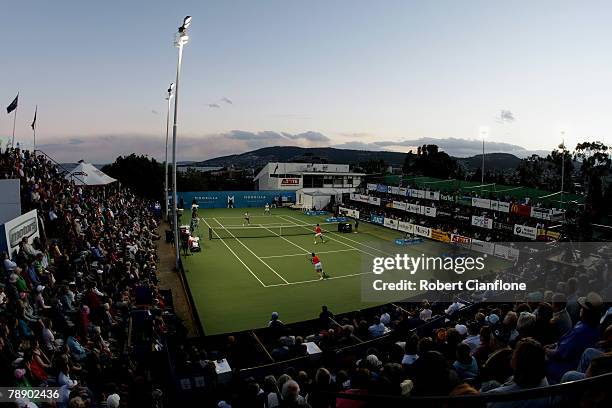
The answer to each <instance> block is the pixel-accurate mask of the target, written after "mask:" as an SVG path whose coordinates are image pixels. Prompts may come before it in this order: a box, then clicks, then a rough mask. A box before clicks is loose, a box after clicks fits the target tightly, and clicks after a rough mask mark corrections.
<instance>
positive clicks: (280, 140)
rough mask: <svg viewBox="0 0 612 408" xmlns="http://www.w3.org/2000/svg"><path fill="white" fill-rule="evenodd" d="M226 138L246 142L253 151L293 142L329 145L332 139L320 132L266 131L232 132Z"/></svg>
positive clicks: (226, 134)
mask: <svg viewBox="0 0 612 408" xmlns="http://www.w3.org/2000/svg"><path fill="white" fill-rule="evenodd" d="M224 136H225V137H226V138H228V139H233V140H241V141H244V142H246V144H247V146H248V147H250V148H253V149H256V148H260V147H267V146H270V145H275V144H276V145H278V144H281V145H287V144H295V143H292V142H306V143H309V144H321V143H328V142H330V141H331V139H330V138H329V137H327V136H325V135H324V134H322V133H319V132H312V131H308V132H304V133H296V134H292V133H287V132H274V131H272V130H265V131H261V132H248V131H244V130H232V131H231V132H228V133H225V134H224Z"/></svg>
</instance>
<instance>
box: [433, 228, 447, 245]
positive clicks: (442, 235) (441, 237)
mask: <svg viewBox="0 0 612 408" xmlns="http://www.w3.org/2000/svg"><path fill="white" fill-rule="evenodd" d="M431 239H435V240H436V241H440V242H450V233H448V232H445V231H442V230H438V229H432V230H431Z"/></svg>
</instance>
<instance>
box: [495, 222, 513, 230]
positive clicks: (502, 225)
mask: <svg viewBox="0 0 612 408" xmlns="http://www.w3.org/2000/svg"><path fill="white" fill-rule="evenodd" d="M493 228H495V229H496V230H501V231H506V232H514V225H512V224H505V223H503V222H497V221H493Z"/></svg>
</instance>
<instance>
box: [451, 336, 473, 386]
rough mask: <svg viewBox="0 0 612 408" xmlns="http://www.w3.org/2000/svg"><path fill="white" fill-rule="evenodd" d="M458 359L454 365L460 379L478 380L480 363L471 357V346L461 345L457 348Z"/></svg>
mask: <svg viewBox="0 0 612 408" xmlns="http://www.w3.org/2000/svg"><path fill="white" fill-rule="evenodd" d="M456 350H457V351H456V355H457V359H456V360H455V362H454V363H453V368H454V369H455V371H456V372H457V375H458V376H459V379H461V380H465V379H466V378H476V377H477V376H478V363H477V362H476V359H475V358H474V357H472V356H471V355H470V346H468V345H467V344H463V343H460V344H458V345H457V347H456Z"/></svg>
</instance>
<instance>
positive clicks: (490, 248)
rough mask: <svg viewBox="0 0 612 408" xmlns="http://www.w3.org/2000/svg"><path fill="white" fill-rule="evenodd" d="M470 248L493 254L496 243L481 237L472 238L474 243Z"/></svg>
mask: <svg viewBox="0 0 612 408" xmlns="http://www.w3.org/2000/svg"><path fill="white" fill-rule="evenodd" d="M470 248H471V249H473V250H474V251H478V252H482V253H485V254H489V255H493V253H494V252H495V244H494V243H493V242H486V241H481V240H479V239H472V245H471V247H470Z"/></svg>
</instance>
